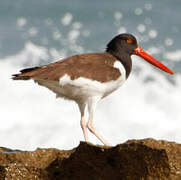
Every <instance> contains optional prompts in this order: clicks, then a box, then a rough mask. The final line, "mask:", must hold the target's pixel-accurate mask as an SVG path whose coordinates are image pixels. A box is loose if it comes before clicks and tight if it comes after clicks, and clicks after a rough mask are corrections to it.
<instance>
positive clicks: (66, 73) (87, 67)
mask: <svg viewBox="0 0 181 180" xmlns="http://www.w3.org/2000/svg"><path fill="white" fill-rule="evenodd" d="M132 55H137V56H140V57H141V58H143V59H144V60H146V61H148V62H149V63H151V64H152V65H154V66H156V67H157V68H159V69H161V70H163V71H165V72H167V73H169V74H174V72H173V71H172V70H170V69H169V68H168V67H166V66H165V65H163V64H162V63H161V62H160V61H158V60H157V59H156V58H154V57H152V56H151V55H149V54H148V53H147V52H146V51H144V50H143V49H142V48H141V47H140V46H139V45H138V43H137V39H136V38H135V36H134V35H132V34H129V33H123V34H118V35H116V36H115V37H114V38H113V39H112V40H111V41H110V42H109V43H108V44H107V46H106V48H105V51H103V52H96V53H87V54H77V55H73V56H70V57H67V58H65V59H62V60H59V61H57V62H54V63H51V64H48V65H43V66H36V67H31V68H26V69H22V70H20V72H19V73H18V74H13V75H12V79H13V80H30V79H32V80H34V82H36V83H38V84H39V85H41V86H44V87H46V88H48V89H49V90H51V91H53V92H54V93H55V94H56V97H57V98H59V97H61V98H64V99H68V100H72V101H75V102H76V103H77V105H78V107H79V111H80V115H81V116H80V126H81V128H82V131H83V135H84V139H85V141H86V142H89V137H88V131H90V132H91V133H92V134H94V135H95V136H96V137H97V138H98V139H99V140H100V141H101V142H102V143H103V144H104V145H105V146H111V144H110V143H109V142H108V141H107V140H106V139H105V138H103V136H102V135H101V134H100V133H99V132H98V131H97V129H96V128H95V126H94V117H95V110H96V107H97V104H98V102H99V101H100V100H101V99H103V98H105V97H106V96H108V95H109V94H111V93H112V92H114V91H115V90H117V89H118V88H119V87H120V86H121V85H122V84H123V83H124V82H125V81H126V80H127V79H128V77H129V75H130V72H131V70H132V60H131V56H132ZM86 107H87V108H88V120H87V121H86V119H85V108H86Z"/></svg>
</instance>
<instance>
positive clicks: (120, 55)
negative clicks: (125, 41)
mask: <svg viewBox="0 0 181 180" xmlns="http://www.w3.org/2000/svg"><path fill="white" fill-rule="evenodd" d="M106 52H108V53H110V54H111V55H113V56H114V57H116V58H117V59H118V60H119V61H120V62H121V63H122V64H123V66H124V68H125V70H126V78H128V76H129V74H130V72H131V69H132V60H131V56H130V55H129V54H127V53H125V52H124V51H112V50H109V49H107V50H106Z"/></svg>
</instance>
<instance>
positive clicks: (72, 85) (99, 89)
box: [57, 61, 126, 100]
mask: <svg viewBox="0 0 181 180" xmlns="http://www.w3.org/2000/svg"><path fill="white" fill-rule="evenodd" d="M114 68H117V69H119V71H120V73H121V76H120V77H119V78H118V79H117V80H112V81H109V82H103V83H101V82H98V81H95V80H90V79H87V78H84V77H80V78H78V79H75V80H71V78H70V76H69V75H67V74H65V75H64V76H63V77H61V78H60V79H59V88H57V90H58V92H57V95H58V96H63V97H65V98H67V99H72V100H79V99H82V100H85V99H87V98H89V97H92V96H99V97H101V98H103V97H105V96H107V95H109V94H110V93H112V92H113V91H115V90H116V89H118V88H119V87H120V86H121V85H122V84H123V83H124V82H125V80H126V71H125V68H124V66H123V65H122V64H121V62H119V61H116V62H115V63H114Z"/></svg>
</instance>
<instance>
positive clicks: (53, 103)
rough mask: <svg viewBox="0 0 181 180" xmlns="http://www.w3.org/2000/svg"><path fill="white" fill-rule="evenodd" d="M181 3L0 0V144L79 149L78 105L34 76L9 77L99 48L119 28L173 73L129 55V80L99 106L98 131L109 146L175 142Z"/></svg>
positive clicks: (179, 136)
mask: <svg viewBox="0 0 181 180" xmlns="http://www.w3.org/2000/svg"><path fill="white" fill-rule="evenodd" d="M180 8H181V1H180V0H173V1H170V0H165V1H164V2H163V1H161V0H157V1H155V0H139V1H138V0H135V1H131V0H128V1H120V0H114V1H110V0H102V1H89V0H76V1H73V0H69V1H67V0H61V1H59V0H51V1H50V0H31V1H25V0H16V1H11V0H6V1H3V0H0V82H1V85H0V146H6V147H9V148H14V149H22V150H33V149H36V148H37V147H47V148H48V147H55V148H61V149H71V148H73V147H75V146H77V145H78V144H79V142H80V141H82V140H83V134H82V131H81V128H80V114H79V111H78V107H77V105H76V104H75V103H73V102H71V101H65V100H62V99H56V98H55V94H53V93H52V92H51V91H49V90H48V89H46V88H44V87H41V86H38V85H37V84H35V83H34V82H33V81H12V80H11V75H12V74H14V73H17V72H18V71H19V70H20V69H23V68H26V67H31V66H37V65H43V64H46V63H50V62H54V61H57V60H60V59H62V58H64V57H67V56H70V55H73V54H77V53H88V52H100V51H104V50H105V46H106V44H107V43H108V42H109V41H110V40H111V39H112V38H113V37H114V36H115V35H117V34H119V33H124V32H129V33H132V34H134V35H135V36H136V37H137V38H138V41H139V45H140V46H141V47H142V48H143V49H145V50H146V51H147V52H149V53H150V54H152V55H153V56H154V57H156V58H157V59H159V60H160V61H162V62H163V63H164V64H165V65H167V66H168V67H170V68H171V69H172V70H173V71H174V72H175V74H174V75H172V76H171V75H167V74H166V73H164V72H161V71H160V70H158V69H156V68H154V67H153V66H151V65H150V64H148V63H147V62H145V61H143V60H142V59H140V58H138V57H136V56H133V57H132V59H133V71H132V74H131V75H130V77H129V78H128V80H127V82H126V83H125V84H124V85H123V86H122V87H121V88H120V89H119V90H117V91H116V92H114V93H113V94H111V95H110V96H108V97H107V98H105V99H103V100H102V101H101V102H100V103H99V105H98V107H97V112H96V115H95V126H96V128H97V129H98V130H99V131H100V133H101V134H102V135H103V136H104V137H105V138H106V139H107V140H108V141H109V142H110V143H111V144H113V145H116V144H118V143H123V142H124V141H126V140H128V139H140V138H148V137H153V138H156V139H165V140H169V141H176V142H178V143H181V133H180V131H181V46H180V42H181V36H180V32H181V24H180V17H181V11H180ZM89 136H90V141H91V142H93V143H98V144H100V142H99V141H98V140H97V139H96V138H95V137H94V136H93V135H91V134H89Z"/></svg>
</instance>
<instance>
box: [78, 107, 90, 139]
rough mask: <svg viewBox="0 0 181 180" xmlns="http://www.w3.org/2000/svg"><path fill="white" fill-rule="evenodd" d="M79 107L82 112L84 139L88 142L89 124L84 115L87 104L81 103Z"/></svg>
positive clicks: (81, 122) (81, 123)
mask: <svg viewBox="0 0 181 180" xmlns="http://www.w3.org/2000/svg"><path fill="white" fill-rule="evenodd" d="M79 109H80V113H81V120H80V125H81V128H82V131H83V134H84V139H85V141H86V142H88V132H87V125H86V122H85V116H84V112H85V104H79Z"/></svg>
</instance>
